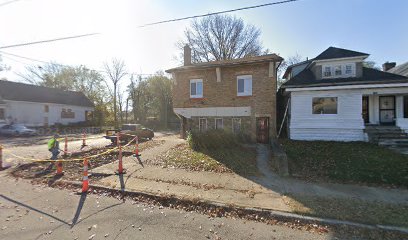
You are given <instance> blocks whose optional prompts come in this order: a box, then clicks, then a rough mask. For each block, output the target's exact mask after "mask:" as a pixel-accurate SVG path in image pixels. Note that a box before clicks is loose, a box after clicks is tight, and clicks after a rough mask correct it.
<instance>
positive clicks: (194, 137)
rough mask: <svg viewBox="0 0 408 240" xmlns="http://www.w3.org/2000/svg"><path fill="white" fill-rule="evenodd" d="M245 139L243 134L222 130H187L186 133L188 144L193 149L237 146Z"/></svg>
mask: <svg viewBox="0 0 408 240" xmlns="http://www.w3.org/2000/svg"><path fill="white" fill-rule="evenodd" d="M246 139H247V138H246V137H245V136H243V135H235V134H233V133H232V132H227V131H224V130H209V131H206V132H189V133H188V135H187V142H188V145H189V146H190V148H192V149H194V150H205V149H214V148H232V147H237V146H238V145H239V144H240V142H243V141H245V140H246Z"/></svg>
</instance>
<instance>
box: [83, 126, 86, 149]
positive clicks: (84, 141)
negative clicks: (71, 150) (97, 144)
mask: <svg viewBox="0 0 408 240" xmlns="http://www.w3.org/2000/svg"><path fill="white" fill-rule="evenodd" d="M82 147H86V131H85V130H84V131H83V134H82Z"/></svg>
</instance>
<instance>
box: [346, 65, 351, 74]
mask: <svg viewBox="0 0 408 240" xmlns="http://www.w3.org/2000/svg"><path fill="white" fill-rule="evenodd" d="M352 73H353V66H352V65H351V64H347V65H346V71H345V74H346V75H351V74H352Z"/></svg>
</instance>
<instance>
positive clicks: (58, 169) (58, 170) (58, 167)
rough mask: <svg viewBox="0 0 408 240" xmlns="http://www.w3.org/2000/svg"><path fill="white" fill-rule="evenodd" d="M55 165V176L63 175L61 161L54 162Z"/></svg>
mask: <svg viewBox="0 0 408 240" xmlns="http://www.w3.org/2000/svg"><path fill="white" fill-rule="evenodd" d="M56 165H57V173H56V175H64V172H63V171H62V162H61V161H57V162H56Z"/></svg>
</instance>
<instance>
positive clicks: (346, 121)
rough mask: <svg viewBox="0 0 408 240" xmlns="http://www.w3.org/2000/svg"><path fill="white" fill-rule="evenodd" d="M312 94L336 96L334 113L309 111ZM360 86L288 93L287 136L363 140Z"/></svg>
mask: <svg viewBox="0 0 408 240" xmlns="http://www.w3.org/2000/svg"><path fill="white" fill-rule="evenodd" d="M314 97H337V114H313V112H312V99H313V98H314ZM361 113H362V93H361V91H360V90H337V91H303V92H292V93H291V120H290V138H291V139H294V140H329V141H366V139H367V137H366V134H365V133H364V131H363V130H364V121H363V118H362V115H361Z"/></svg>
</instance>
